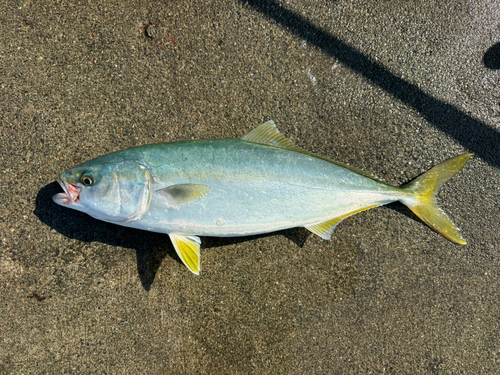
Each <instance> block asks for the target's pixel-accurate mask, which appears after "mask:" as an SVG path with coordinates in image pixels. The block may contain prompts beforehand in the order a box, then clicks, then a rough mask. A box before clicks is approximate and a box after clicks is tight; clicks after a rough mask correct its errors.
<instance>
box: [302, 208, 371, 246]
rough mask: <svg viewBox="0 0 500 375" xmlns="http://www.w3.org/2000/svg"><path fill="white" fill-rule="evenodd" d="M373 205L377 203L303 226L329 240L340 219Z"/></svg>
mask: <svg viewBox="0 0 500 375" xmlns="http://www.w3.org/2000/svg"><path fill="white" fill-rule="evenodd" d="M374 207H377V205H375V206H369V207H365V208H360V209H359V210H356V211H352V212H349V213H348V214H345V215H342V216H339V217H334V218H333V219H330V220H327V221H324V222H322V223H317V224H311V225H306V226H305V228H307V229H308V230H310V231H311V232H313V233H314V234H317V235H318V236H320V237H321V238H323V239H324V240H329V239H331V238H332V233H333V230H334V229H335V227H336V226H337V225H338V224H339V223H340V222H341V221H342V220H344V219H345V218H346V217H349V216H351V215H354V214H357V213H358V212H361V211H366V210H369V209H370V208H374Z"/></svg>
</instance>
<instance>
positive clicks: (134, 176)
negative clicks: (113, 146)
mask: <svg viewBox="0 0 500 375" xmlns="http://www.w3.org/2000/svg"><path fill="white" fill-rule="evenodd" d="M106 169H108V168H104V169H103V170H102V171H101V173H100V178H99V179H96V183H95V185H94V186H91V187H88V188H83V189H82V191H81V193H80V201H81V203H82V205H84V206H86V208H87V210H85V212H87V213H88V214H89V215H91V216H93V217H95V218H96V219H100V220H104V221H109V222H125V221H135V220H139V219H140V218H141V217H142V216H143V215H144V214H145V213H146V212H147V211H148V209H149V205H150V204H151V198H152V196H153V183H154V180H153V176H152V175H151V172H150V171H149V169H148V168H146V167H145V166H144V165H142V164H140V163H137V162H122V163H118V164H114V165H112V167H111V168H110V169H108V170H106Z"/></svg>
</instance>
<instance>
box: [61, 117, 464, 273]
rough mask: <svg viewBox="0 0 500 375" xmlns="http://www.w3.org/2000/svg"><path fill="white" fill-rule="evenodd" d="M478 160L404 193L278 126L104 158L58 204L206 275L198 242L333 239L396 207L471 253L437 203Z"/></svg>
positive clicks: (453, 166)
mask: <svg viewBox="0 0 500 375" xmlns="http://www.w3.org/2000/svg"><path fill="white" fill-rule="evenodd" d="M471 156H472V155H471V154H463V155H459V156H456V157H454V158H452V159H449V160H447V161H445V162H443V163H441V164H439V165H437V166H435V167H434V168H432V169H430V170H429V171H428V172H426V173H424V174H422V175H421V176H419V177H417V178H416V179H414V180H413V181H411V182H409V183H407V184H405V185H403V186H401V187H395V186H391V185H387V184H385V183H383V182H382V181H380V180H378V179H377V178H375V177H373V176H371V175H370V174H368V173H366V172H364V171H362V170H360V169H357V168H353V167H351V166H349V165H346V164H343V163H339V162H337V161H333V160H330V159H327V158H324V157H321V156H317V155H314V154H313V153H311V152H308V151H306V150H304V149H302V148H300V147H298V146H296V145H294V144H293V143H292V142H290V141H289V140H288V139H286V138H285V137H284V136H283V135H282V134H280V133H279V132H278V130H277V129H276V126H275V125H274V123H273V122H272V121H269V122H266V123H264V124H262V125H260V126H259V127H257V128H256V129H254V130H252V131H251V132H250V133H248V134H246V135H245V136H243V137H242V138H241V139H222V140H221V139H217V140H197V141H182V142H172V143H160V144H153V145H146V146H140V147H134V148H129V149H127V150H122V151H118V152H114V153H112V154H109V155H105V156H101V157H98V158H96V159H93V160H90V161H87V162H85V163H83V164H80V165H78V166H76V167H74V168H71V169H69V170H67V171H65V172H63V173H62V174H61V175H59V177H58V178H57V181H58V182H59V184H60V185H61V187H62V188H63V190H64V192H63V193H59V194H56V195H55V196H54V197H53V199H54V201H55V202H56V203H57V204H60V205H61V206H65V207H69V208H73V209H75V210H78V211H82V212H85V213H87V214H89V215H90V216H92V217H95V218H96V219H99V220H103V221H107V222H110V223H115V224H118V225H123V226H125V227H132V228H138V229H143V230H147V231H152V232H160V233H167V234H168V235H169V236H170V238H171V240H172V243H173V245H174V248H175V250H176V252H177V254H178V255H179V257H180V259H181V260H182V261H183V263H184V264H185V265H186V266H187V267H188V268H189V270H190V271H191V272H193V273H195V274H199V272H200V243H201V241H200V239H199V237H198V236H217V237H226V236H227V237H232V236H248V235H254V234H260V233H268V232H274V231H278V230H282V229H286V228H293V227H305V228H307V229H308V230H310V231H311V232H313V233H315V234H317V235H318V236H320V237H321V238H324V239H326V240H328V239H330V238H331V235H332V232H333V229H334V228H335V226H336V225H337V224H338V223H339V222H341V221H342V220H343V219H345V218H346V217H348V216H351V215H353V214H356V213H358V212H361V211H365V210H368V209H370V208H373V207H377V206H381V205H384V204H388V203H390V202H394V201H400V202H402V203H403V204H405V205H406V206H408V207H409V208H410V209H411V210H412V211H413V212H414V213H415V214H416V215H417V216H418V217H419V218H420V219H422V221H424V222H425V223H426V224H427V225H429V226H430V227H431V228H432V229H434V230H435V231H436V232H438V233H440V234H442V235H443V236H444V237H446V238H447V239H449V240H450V241H453V242H456V243H458V244H465V241H464V239H463V238H462V237H461V235H460V233H459V231H458V229H457V228H456V227H455V225H454V224H453V223H452V222H451V221H450V220H449V219H448V217H447V216H446V214H445V213H444V212H443V211H441V210H440V209H439V208H438V206H437V204H436V200H435V194H436V192H437V190H438V189H439V188H440V187H441V186H442V185H443V184H444V183H445V182H446V181H447V180H448V179H450V178H451V177H452V176H453V175H454V174H455V173H457V172H458V171H459V170H460V169H461V168H462V167H463V166H464V165H465V163H466V162H467V161H468V160H469V159H470V157H471Z"/></svg>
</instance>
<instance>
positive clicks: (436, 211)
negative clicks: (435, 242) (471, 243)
mask: <svg viewBox="0 0 500 375" xmlns="http://www.w3.org/2000/svg"><path fill="white" fill-rule="evenodd" d="M471 157H472V154H463V155H459V156H456V157H454V158H452V159H449V160H446V161H444V162H442V163H441V164H438V165H436V166H435V167H434V168H432V169H430V170H429V171H427V172H425V173H424V174H422V175H420V176H418V177H417V178H415V179H414V180H412V181H410V182H409V183H407V184H405V185H403V186H402V187H401V188H402V189H403V191H405V192H406V193H410V194H411V195H412V196H411V198H410V197H408V198H404V199H401V202H402V203H404V204H405V205H406V206H408V207H409V208H410V209H411V210H412V211H413V213H414V214H415V215H417V216H418V217H419V218H420V219H422V221H423V222H424V223H426V224H427V225H428V226H429V227H431V228H432V229H434V230H435V231H436V232H438V233H440V234H441V235H443V236H444V237H446V238H447V239H449V240H450V241H453V242H456V243H458V244H460V245H465V243H466V242H465V240H464V239H463V238H462V236H461V235H460V232H459V230H458V228H457V227H456V226H455V225H454V224H453V223H452V222H451V221H450V219H449V218H448V216H446V214H445V213H444V212H443V211H441V209H440V208H439V207H438V206H437V203H436V199H435V195H436V193H437V191H438V190H439V188H440V187H441V186H443V184H444V183H445V182H446V181H448V180H449V179H450V178H452V177H453V176H454V175H455V174H456V173H457V172H458V171H459V170H460V169H462V167H463V166H464V165H465V163H467V161H468V160H469V159H470V158H471Z"/></svg>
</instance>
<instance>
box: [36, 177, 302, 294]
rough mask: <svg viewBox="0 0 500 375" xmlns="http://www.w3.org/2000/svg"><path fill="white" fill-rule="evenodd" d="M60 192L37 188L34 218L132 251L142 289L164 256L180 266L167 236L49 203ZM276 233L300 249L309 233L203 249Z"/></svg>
mask: <svg viewBox="0 0 500 375" xmlns="http://www.w3.org/2000/svg"><path fill="white" fill-rule="evenodd" d="M61 191H62V189H61V188H60V187H59V185H58V184H57V183H56V182H53V183H51V184H49V185H47V186H44V187H43V188H42V189H40V191H39V192H38V195H37V197H36V208H35V212H34V213H35V215H36V216H37V217H38V218H39V219H40V220H41V221H42V222H43V223H44V224H46V225H48V226H49V227H51V228H53V229H55V230H56V231H58V232H59V233H61V234H62V235H64V236H66V237H68V238H72V239H75V240H78V241H83V242H101V243H104V244H107V245H111V246H120V247H124V248H129V249H134V250H135V251H136V256H137V272H138V275H139V278H140V280H141V283H142V286H143V287H144V289H145V290H147V291H149V290H150V289H151V285H152V284H153V281H154V279H155V276H156V273H157V271H158V268H159V267H160V265H161V263H162V261H163V258H165V257H166V256H167V255H168V256H170V257H172V258H174V259H176V260H177V261H178V262H179V263H181V264H182V262H181V260H180V259H179V258H178V256H177V254H176V253H175V249H174V247H173V246H172V244H171V242H170V238H169V237H168V235H167V234H163V233H154V232H147V231H144V230H139V229H132V228H125V227H121V226H118V225H115V224H111V223H106V222H104V221H100V220H97V219H94V218H92V217H91V216H89V215H87V214H84V213H82V212H79V211H75V210H71V209H67V208H64V207H61V206H59V205H57V204H56V203H54V202H53V201H52V196H54V195H55V194H57V193H60V192H61ZM276 234H283V235H284V236H285V237H286V238H288V239H289V240H291V241H293V242H294V243H296V244H297V245H298V246H299V247H303V246H304V243H305V241H306V240H307V238H308V236H309V235H310V232H308V231H307V230H306V229H304V228H294V229H290V230H286V231H282V232H273V233H269V234H263V235H258V236H249V237H231V238H218V237H204V238H203V239H202V249H204V248H205V249H207V248H211V247H220V246H228V245H232V244H237V243H241V242H245V241H251V240H254V239H256V238H261V237H267V236H271V235H276Z"/></svg>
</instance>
